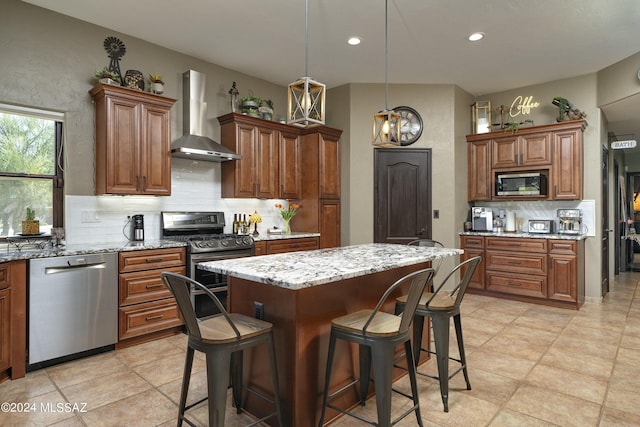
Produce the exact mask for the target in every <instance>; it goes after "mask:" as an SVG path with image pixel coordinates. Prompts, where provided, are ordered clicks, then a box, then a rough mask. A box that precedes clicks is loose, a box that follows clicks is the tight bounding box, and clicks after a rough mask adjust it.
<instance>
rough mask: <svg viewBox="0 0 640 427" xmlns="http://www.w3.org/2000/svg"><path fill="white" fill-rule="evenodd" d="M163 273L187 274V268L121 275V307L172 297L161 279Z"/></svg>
mask: <svg viewBox="0 0 640 427" xmlns="http://www.w3.org/2000/svg"><path fill="white" fill-rule="evenodd" d="M163 271H170V272H172V273H178V274H182V275H184V274H185V271H186V268H185V267H171V268H167V269H165V270H151V271H136V272H133V273H123V274H120V277H119V278H118V282H119V284H118V286H119V287H120V288H119V292H118V300H119V301H118V302H119V304H120V305H129V304H136V303H140V302H147V301H154V300H159V299H163V298H168V297H171V296H172V295H171V291H170V290H169V288H167V287H166V286H165V284H164V282H163V281H162V278H161V277H160V273H161V272H163Z"/></svg>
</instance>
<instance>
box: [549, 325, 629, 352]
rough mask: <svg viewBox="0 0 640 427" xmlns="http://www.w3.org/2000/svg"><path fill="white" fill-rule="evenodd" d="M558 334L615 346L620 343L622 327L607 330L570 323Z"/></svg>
mask: <svg viewBox="0 0 640 427" xmlns="http://www.w3.org/2000/svg"><path fill="white" fill-rule="evenodd" d="M560 336H561V337H573V338H580V339H586V340H589V341H591V342H594V343H602V344H609V345H614V346H617V345H618V344H620V339H621V337H622V329H621V328H620V329H618V330H608V329H601V328H591V327H589V326H585V325H578V324H575V323H571V324H569V325H568V326H567V327H566V328H564V330H563V331H562V333H561V334H560Z"/></svg>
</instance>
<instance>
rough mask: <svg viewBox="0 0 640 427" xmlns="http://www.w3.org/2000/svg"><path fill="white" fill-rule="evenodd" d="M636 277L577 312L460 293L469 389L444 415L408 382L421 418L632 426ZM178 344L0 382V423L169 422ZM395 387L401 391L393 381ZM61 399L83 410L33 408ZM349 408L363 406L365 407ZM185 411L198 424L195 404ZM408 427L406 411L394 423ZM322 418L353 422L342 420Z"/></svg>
mask: <svg viewBox="0 0 640 427" xmlns="http://www.w3.org/2000/svg"><path fill="white" fill-rule="evenodd" d="M639 282H640V273H623V274H621V275H620V276H619V277H618V278H617V279H616V280H615V282H614V283H612V285H611V292H610V293H609V295H608V296H607V297H606V299H605V301H604V302H603V303H587V304H585V305H584V306H583V308H582V309H581V310H580V311H572V310H563V309H555V308H549V307H543V306H538V305H532V304H526V303H519V302H512V301H506V300H500V299H494V298H487V297H479V296H476V295H467V296H466V297H465V300H464V301H463V304H462V309H463V315H462V323H463V330H464V336H465V345H466V351H467V359H468V365H469V375H470V379H471V385H472V387H473V389H472V390H471V391H467V390H466V388H465V386H464V380H463V378H462V376H461V375H458V376H456V377H454V378H453V379H452V380H451V383H450V387H451V390H450V396H449V413H444V412H443V411H442V403H441V400H440V392H439V387H438V385H437V382H435V381H434V380H430V379H426V378H420V379H419V380H418V386H419V388H420V406H421V411H422V418H423V419H424V425H425V426H489V425H490V426H551V425H560V426H619V425H626V426H632V425H634V426H640V401H639V400H638V396H639V395H640V393H639V388H640V289H638V283H639ZM452 344H453V347H452V348H454V347H455V343H452ZM185 346H186V340H185V338H184V336H175V337H171V338H167V339H164V340H159V341H155V342H152V343H147V344H143V345H140V346H136V347H132V348H128V349H124V350H118V351H114V352H109V353H104V354H101V355H97V356H93V357H90V358H85V359H82V360H77V361H73V362H69V363H66V364H62V365H58V366H54V367H50V368H46V369H43V370H39V371H35V372H30V373H28V374H27V376H26V378H23V379H20V380H16V381H8V382H5V383H3V384H0V401H1V402H16V403H18V402H20V403H28V404H29V405H33V406H35V407H36V411H35V412H31V413H7V412H0V425H2V426H29V427H31V426H50V425H59V426H65V427H66V426H137V427H142V426H172V425H175V424H176V414H177V403H176V402H177V400H178V396H179V394H180V384H181V376H182V367H183V362H184V349H185ZM434 365H435V362H433V361H430V362H429V363H428V364H427V366H424V369H426V370H430V371H432V372H433V371H434V370H435V366H434ZM204 375H205V371H204V362H203V359H202V358H201V357H200V358H196V361H195V364H194V373H193V380H192V389H193V390H194V392H193V393H194V394H193V395H194V396H197V395H198V394H200V395H204V390H205V388H204V387H205V378H204ZM396 385H397V387H398V388H407V389H408V381H406V380H404V379H402V380H400V381H398V382H397V383H396ZM394 396H395V395H394ZM194 400H195V399H194ZM64 402H69V403H71V404H74V403H75V404H81V403H86V407H84V408H83V407H78V408H73V407H71V409H77V410H81V411H82V412H78V411H75V412H67V411H65V410H62V411H60V412H58V411H57V410H56V411H53V410H49V411H44V410H42V408H47V405H51V406H52V407H53V408H55V409H57V406H56V404H58V403H64ZM393 405H394V413H400V412H401V411H402V410H403V408H404V407H406V406H407V405H408V402H407V401H406V399H404V398H402V397H401V396H399V395H398V396H397V397H394V401H393ZM51 406H50V407H51ZM360 411H361V413H363V414H371V413H372V412H374V411H375V404H374V403H373V402H370V403H369V404H367V406H365V407H364V408H361V409H360ZM193 416H194V417H195V419H196V420H197V421H198V422H199V423H200V424H201V425H206V419H207V409H206V403H203V404H201V405H200V406H199V407H197V408H195V409H194V413H193ZM227 419H228V420H229V421H228V423H227V425H228V426H239V425H244V424H246V423H247V422H248V421H250V419H249V418H248V417H247V416H245V415H236V414H235V411H227ZM415 424H416V420H415V417H414V416H413V415H409V416H408V417H407V418H405V419H404V420H403V421H402V422H400V423H399V424H398V425H401V426H410V425H415ZM334 425H335V426H338V427H348V426H355V425H363V424H362V423H361V422H358V421H357V420H354V419H351V418H348V417H343V419H341V420H339V421H338V422H336V423H335V424H334Z"/></svg>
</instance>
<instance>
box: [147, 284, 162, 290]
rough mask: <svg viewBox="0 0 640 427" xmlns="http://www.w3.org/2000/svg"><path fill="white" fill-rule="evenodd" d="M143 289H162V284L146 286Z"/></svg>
mask: <svg viewBox="0 0 640 427" xmlns="http://www.w3.org/2000/svg"><path fill="white" fill-rule="evenodd" d="M145 287H146V288H147V289H154V288H162V287H164V283H156V284H155V285H147V286H145Z"/></svg>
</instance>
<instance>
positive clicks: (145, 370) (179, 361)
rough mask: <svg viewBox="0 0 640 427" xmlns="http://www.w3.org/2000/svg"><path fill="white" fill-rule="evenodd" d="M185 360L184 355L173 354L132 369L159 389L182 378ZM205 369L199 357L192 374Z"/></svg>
mask: <svg viewBox="0 0 640 427" xmlns="http://www.w3.org/2000/svg"><path fill="white" fill-rule="evenodd" d="M196 353H198V352H196ZM184 359H185V355H184V354H181V353H179V354H173V355H170V356H167V357H165V358H163V359H160V360H154V361H151V362H148V363H145V364H144V365H138V366H134V367H133V368H132V369H133V370H134V371H135V372H137V373H138V374H139V375H140V376H142V377H143V378H144V379H145V380H147V381H149V382H150V383H151V384H153V385H154V386H156V387H158V386H161V385H163V384H167V383H170V382H172V381H175V380H177V379H180V378H182V375H183V373H184ZM204 369H205V363H204V361H203V360H202V359H200V358H198V357H194V359H193V368H192V373H196V372H200V371H202V370H204Z"/></svg>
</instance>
